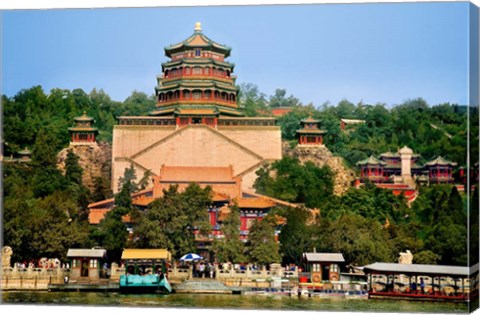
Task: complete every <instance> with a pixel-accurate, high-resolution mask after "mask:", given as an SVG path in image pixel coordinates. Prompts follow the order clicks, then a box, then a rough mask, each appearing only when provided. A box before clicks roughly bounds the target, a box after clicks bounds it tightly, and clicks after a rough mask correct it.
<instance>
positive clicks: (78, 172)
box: [65, 150, 83, 185]
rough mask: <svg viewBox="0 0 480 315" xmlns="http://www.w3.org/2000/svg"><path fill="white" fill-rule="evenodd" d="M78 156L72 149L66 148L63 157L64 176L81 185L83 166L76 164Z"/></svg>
mask: <svg viewBox="0 0 480 315" xmlns="http://www.w3.org/2000/svg"><path fill="white" fill-rule="evenodd" d="M78 161H79V157H78V155H76V154H75V153H73V151H72V150H68V153H67V158H66V159H65V178H66V179H67V180H68V181H70V182H72V183H74V184H77V185H82V174H83V168H82V167H81V166H80V165H79V164H78Z"/></svg>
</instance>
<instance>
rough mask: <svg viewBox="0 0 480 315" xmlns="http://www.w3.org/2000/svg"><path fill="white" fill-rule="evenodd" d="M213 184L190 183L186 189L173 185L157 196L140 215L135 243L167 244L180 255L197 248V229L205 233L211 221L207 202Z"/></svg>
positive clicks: (155, 246) (136, 224)
mask: <svg viewBox="0 0 480 315" xmlns="http://www.w3.org/2000/svg"><path fill="white" fill-rule="evenodd" d="M209 204H211V188H210V187H206V188H203V189H202V188H201V187H200V186H198V185H197V184H194V183H192V184H190V185H189V186H187V188H186V189H185V191H184V192H182V193H180V192H179V191H178V186H176V185H171V186H170V187H169V188H168V190H163V196H162V197H161V198H158V199H156V200H154V201H153V202H152V203H150V204H149V205H148V207H147V210H146V212H145V213H144V214H143V215H142V216H140V218H139V220H138V222H136V223H135V228H134V231H135V232H134V245H135V246H136V247H146V248H158V247H162V248H167V249H168V250H169V251H170V252H171V253H172V255H174V256H175V257H177V258H179V257H180V256H181V255H182V254H184V253H187V252H191V251H194V250H195V234H194V232H195V231H198V232H199V234H200V235H202V234H203V235H205V233H206V231H207V230H208V229H207V225H208V217H207V206H208V205H209Z"/></svg>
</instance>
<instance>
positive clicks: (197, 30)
mask: <svg viewBox="0 0 480 315" xmlns="http://www.w3.org/2000/svg"><path fill="white" fill-rule="evenodd" d="M201 31H202V23H200V22H197V23H195V32H201Z"/></svg>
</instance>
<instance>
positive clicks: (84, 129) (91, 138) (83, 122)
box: [68, 112, 98, 145]
mask: <svg viewBox="0 0 480 315" xmlns="http://www.w3.org/2000/svg"><path fill="white" fill-rule="evenodd" d="M74 121H75V126H74V127H70V128H68V131H69V132H70V134H71V136H72V140H71V144H75V145H78V144H91V143H94V142H95V141H96V136H97V134H98V129H97V128H95V127H93V126H92V125H93V123H94V122H95V120H94V119H93V117H89V116H87V112H83V115H82V116H79V117H75V118H74Z"/></svg>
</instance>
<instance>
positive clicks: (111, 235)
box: [92, 208, 128, 262]
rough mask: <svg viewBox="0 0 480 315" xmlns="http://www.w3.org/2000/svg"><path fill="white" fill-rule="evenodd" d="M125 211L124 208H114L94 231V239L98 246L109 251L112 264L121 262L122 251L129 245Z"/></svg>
mask: <svg viewBox="0 0 480 315" xmlns="http://www.w3.org/2000/svg"><path fill="white" fill-rule="evenodd" d="M125 214H126V213H125V211H124V209H122V208H113V209H112V210H110V211H109V212H107V214H106V215H105V218H104V219H103V220H101V221H100V224H99V225H98V227H96V228H95V229H94V230H93V231H92V238H93V240H94V242H95V243H96V245H98V246H101V247H102V248H105V249H106V250H107V251H108V259H109V261H110V262H119V261H120V259H121V257H122V251H123V249H124V248H125V246H126V244H127V239H128V231H127V227H126V226H125V223H124V222H123V218H124V216H125Z"/></svg>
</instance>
